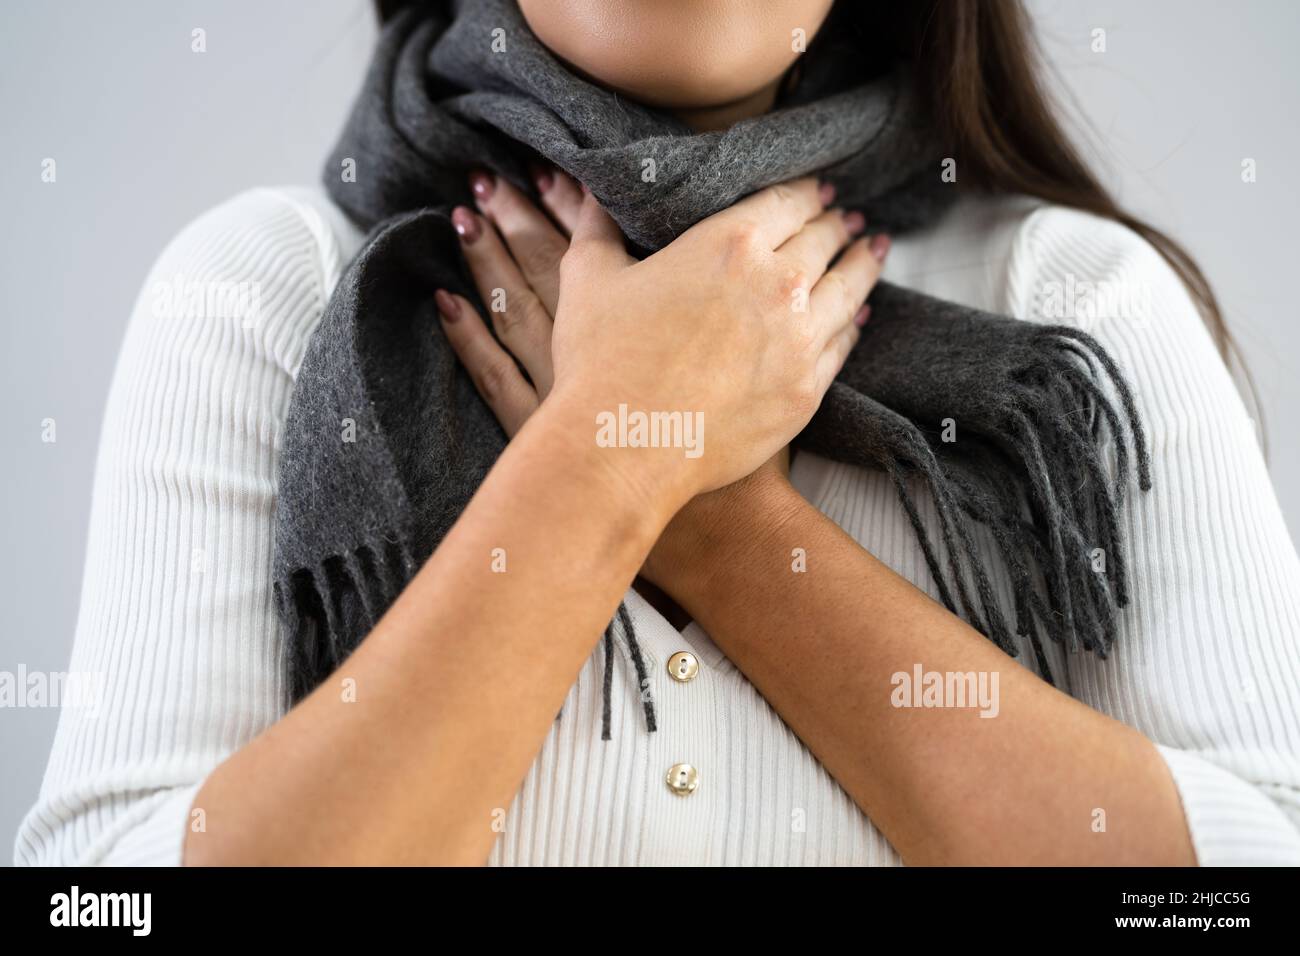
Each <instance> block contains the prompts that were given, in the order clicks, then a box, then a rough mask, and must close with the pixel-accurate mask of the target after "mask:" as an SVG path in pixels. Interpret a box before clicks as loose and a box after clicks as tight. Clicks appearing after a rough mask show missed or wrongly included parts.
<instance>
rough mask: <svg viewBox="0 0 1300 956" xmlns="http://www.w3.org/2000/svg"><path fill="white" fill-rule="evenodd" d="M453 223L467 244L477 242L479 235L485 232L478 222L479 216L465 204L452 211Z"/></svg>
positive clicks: (457, 232)
mask: <svg viewBox="0 0 1300 956" xmlns="http://www.w3.org/2000/svg"><path fill="white" fill-rule="evenodd" d="M451 224H452V226H453V227H454V228H455V230H456V234H457V235H459V236H460V238H461V240H462V241H463V242H464V243H465V244H466V245H470V244H471V243H474V242H477V241H478V237H479V236H481V235H482V234H483V229H482V227H480V226H479V223H478V216H476V215H474V214H473V213H472V212H470V211H469V210H468V209H466V208H465V207H464V206H457V207H456V208H455V209H453V210H452V211H451Z"/></svg>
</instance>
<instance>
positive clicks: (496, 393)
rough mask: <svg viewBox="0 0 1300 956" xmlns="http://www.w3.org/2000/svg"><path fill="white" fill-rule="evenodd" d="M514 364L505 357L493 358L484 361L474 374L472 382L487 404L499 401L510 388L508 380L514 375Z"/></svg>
mask: <svg viewBox="0 0 1300 956" xmlns="http://www.w3.org/2000/svg"><path fill="white" fill-rule="evenodd" d="M515 374H516V373H515V368H514V364H513V363H512V362H511V361H510V360H509V359H506V358H494V359H491V360H489V361H487V362H485V363H484V364H483V365H482V366H481V367H480V368H479V369H478V374H477V375H476V376H475V379H474V382H475V384H476V385H477V386H478V389H479V392H480V393H481V394H482V396H483V399H484V400H485V401H486V402H487V403H488V404H493V403H495V402H499V401H500V400H501V399H502V398H503V397H504V396H505V395H506V393H507V392H508V391H509V390H510V382H511V379H512V377H513V376H514V375H515Z"/></svg>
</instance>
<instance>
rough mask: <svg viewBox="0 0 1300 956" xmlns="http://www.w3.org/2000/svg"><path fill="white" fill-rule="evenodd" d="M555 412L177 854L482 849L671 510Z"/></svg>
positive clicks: (241, 769)
mask: <svg viewBox="0 0 1300 956" xmlns="http://www.w3.org/2000/svg"><path fill="white" fill-rule="evenodd" d="M556 417H559V416H548V415H545V414H540V413H539V414H538V415H537V416H535V417H534V419H533V420H532V421H530V423H529V425H528V426H527V427H526V428H525V429H524V430H523V431H522V432H521V433H520V434H519V435H518V436H517V437H516V438H515V440H514V441H512V442H511V443H510V445H509V446H508V447H507V449H506V451H505V453H504V454H503V456H502V458H501V460H500V461H499V462H498V463H497V465H496V467H495V468H494V469H493V470H492V472H491V473H490V474H489V476H488V478H487V480H486V481H485V482H484V483H483V485H482V487H481V488H480V489H479V491H478V493H477V494H476V495H475V497H474V499H473V500H472V501H471V503H470V505H469V507H468V508H467V509H466V511H465V512H464V514H463V515H462V516H461V518H460V520H459V521H458V522H457V523H456V525H455V526H454V527H453V528H452V530H451V531H450V533H449V534H448V535H447V537H446V539H445V540H444V541H443V542H442V544H441V546H440V547H439V548H438V549H437V551H436V552H435V553H434V554H433V556H432V557H431V558H430V559H429V561H428V562H427V563H426V564H425V566H424V567H423V569H422V570H421V571H420V572H419V574H418V575H417V576H416V577H415V578H414V580H413V581H412V582H411V584H410V585H409V586H408V587H407V589H406V591H405V592H404V593H403V594H402V595H401V597H400V598H399V599H398V600H397V601H396V602H395V603H394V604H393V606H392V607H391V609H390V610H389V611H388V613H387V614H386V615H385V616H384V618H383V619H382V620H381V621H380V622H379V624H378V625H377V626H376V628H375V629H374V631H373V632H372V633H371V634H370V635H369V636H368V637H367V638H366V640H365V642H364V643H363V644H362V645H361V647H360V648H358V650H357V651H356V652H355V653H354V654H353V655H352V656H351V657H350V658H349V659H348V660H347V661H346V662H345V663H344V665H343V666H342V667H341V668H340V669H339V670H338V671H337V672H336V673H335V674H334V675H333V676H332V677H331V678H330V679H329V680H327V681H325V682H324V683H323V684H322V685H321V686H320V687H319V688H318V689H317V690H316V691H315V692H314V693H312V694H311V695H310V696H309V697H308V698H307V699H305V700H304V701H303V702H302V703H301V704H299V705H298V706H297V707H296V708H294V709H293V711H291V712H290V713H289V714H288V715H287V716H286V717H285V718H284V719H283V720H281V721H280V722H279V723H277V724H276V725H274V726H272V727H271V728H269V729H268V730H267V731H266V732H265V733H263V734H262V735H261V736H260V737H258V738H256V739H255V740H254V741H252V742H251V743H250V744H249V745H248V746H246V747H244V748H243V749H242V750H240V751H239V752H237V753H236V754H234V755H233V756H232V757H230V758H229V759H228V760H226V761H225V763H223V764H222V765H221V766H219V767H218V768H217V769H216V770H215V771H214V772H213V773H212V774H211V776H210V777H209V779H208V780H207V782H206V783H205V784H204V786H203V788H202V790H201V791H200V792H199V794H198V796H197V798H196V800H195V806H196V807H199V808H202V809H203V810H204V811H205V816H206V821H207V826H206V832H203V833H190V834H189V835H188V842H187V846H186V858H187V862H200V863H203V862H222V863H246V862H255V863H308V862H310V863H378V862H410V863H414V862H425V863H428V862H432V863H482V862H484V861H485V860H486V857H487V855H488V853H489V851H490V849H491V845H492V842H493V839H494V837H495V835H496V834H495V831H494V830H493V828H492V824H493V822H494V820H495V819H496V816H499V811H500V810H502V809H504V808H506V807H508V806H509V805H510V802H511V801H512V799H513V797H514V794H515V792H516V791H517V789H518V787H519V784H520V782H521V781H522V779H523V777H524V775H525V774H526V772H527V769H528V767H529V765H530V764H531V762H532V760H533V759H534V757H535V755H536V753H537V751H538V750H539V749H540V747H541V745H542V743H543V741H544V739H545V736H546V734H547V733H548V732H549V730H550V727H551V725H552V723H553V721H554V720H555V716H556V713H557V712H558V711H559V709H560V707H561V705H562V703H563V700H564V697H565V694H566V693H567V691H568V689H569V688H570V687H571V686H572V683H573V680H574V678H575V676H576V675H577V673H578V671H579V670H580V669H581V667H582V664H583V662H584V661H585V660H586V659H587V657H588V656H589V654H590V652H591V649H592V647H593V646H594V645H595V643H596V641H597V640H598V639H599V636H600V634H601V632H602V629H603V628H604V626H605V624H606V622H607V621H608V620H609V619H610V617H611V616H612V615H613V613H614V611H615V609H616V608H617V606H618V602H619V600H620V598H621V596H622V594H623V591H624V590H625V588H626V587H627V585H628V583H629V582H630V581H631V580H632V578H633V576H634V575H635V573H636V570H637V568H638V567H639V565H640V563H641V561H642V560H643V558H644V556H645V554H646V552H647V551H648V550H649V548H650V546H651V545H652V544H653V542H654V539H655V538H656V537H657V535H658V533H659V531H660V530H661V528H662V525H663V523H665V522H666V520H667V514H658V513H656V512H655V510H654V509H653V508H652V507H647V504H646V500H645V497H644V496H643V495H639V494H634V491H635V490H636V489H634V488H633V487H631V486H629V483H626V482H623V481H621V480H620V478H619V476H618V475H617V474H616V473H615V472H614V471H613V470H611V469H608V468H606V467H605V463H606V462H605V461H604V460H601V459H599V458H597V457H596V456H597V455H610V454H613V453H616V452H613V451H611V450H599V451H597V450H596V449H595V445H594V441H593V440H592V438H591V436H590V432H591V429H587V428H583V427H580V426H577V427H575V423H574V420H573V418H572V417H569V418H567V419H566V420H564V421H561V422H553V421H552V419H553V418H556ZM560 426H563V427H560ZM497 549H500V550H497ZM502 562H504V565H503V564H502ZM494 565H495V568H494ZM502 567H504V571H502V570H501V568H502ZM345 681H346V682H349V683H348V684H347V686H348V687H349V688H351V692H350V693H347V694H345V693H344V690H345ZM494 814H495V815H494Z"/></svg>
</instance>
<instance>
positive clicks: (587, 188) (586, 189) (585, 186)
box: [578, 183, 591, 196]
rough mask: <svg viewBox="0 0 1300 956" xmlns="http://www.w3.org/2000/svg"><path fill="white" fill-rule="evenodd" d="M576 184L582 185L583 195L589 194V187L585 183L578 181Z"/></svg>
mask: <svg viewBox="0 0 1300 956" xmlns="http://www.w3.org/2000/svg"><path fill="white" fill-rule="evenodd" d="M578 185H579V186H581V187H582V194H583V195H584V196H590V195H591V187H589V186H588V185H587V184H586V183H578Z"/></svg>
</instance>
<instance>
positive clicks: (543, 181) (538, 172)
mask: <svg viewBox="0 0 1300 956" xmlns="http://www.w3.org/2000/svg"><path fill="white" fill-rule="evenodd" d="M533 182H535V183H536V184H537V191H538V192H539V193H545V192H550V189H551V187H552V186H554V185H555V174H554V173H552V172H551V171H550V170H549V169H547V168H546V167H545V166H536V167H534V168H533Z"/></svg>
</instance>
